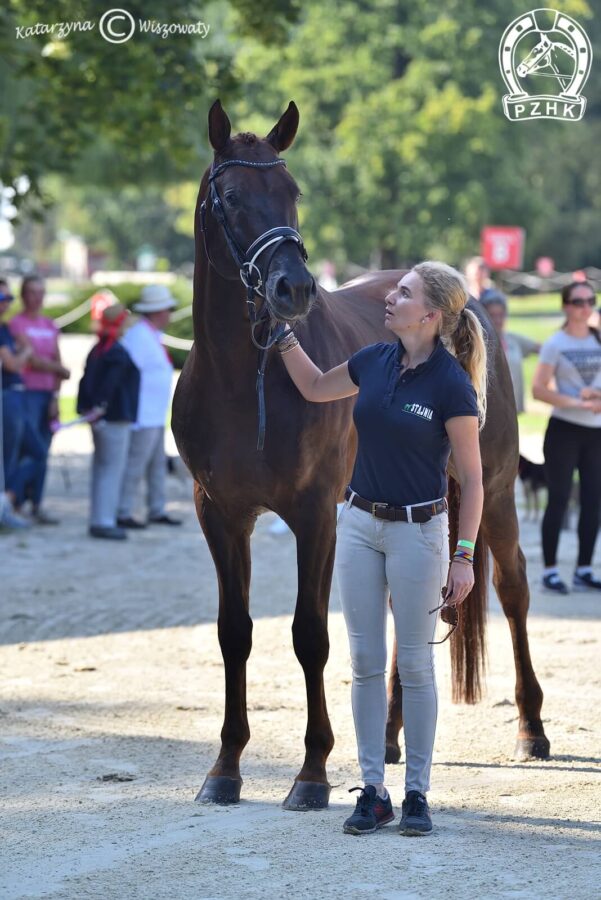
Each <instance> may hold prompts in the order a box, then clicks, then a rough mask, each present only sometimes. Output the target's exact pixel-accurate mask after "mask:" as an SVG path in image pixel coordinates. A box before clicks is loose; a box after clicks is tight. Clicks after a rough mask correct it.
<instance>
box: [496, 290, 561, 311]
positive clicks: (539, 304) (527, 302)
mask: <svg viewBox="0 0 601 900" xmlns="http://www.w3.org/2000/svg"><path fill="white" fill-rule="evenodd" d="M507 300H508V303H509V315H510V316H527V315H537V316H560V315H561V296H560V294H532V295H531V296H530V297H508V298H507Z"/></svg>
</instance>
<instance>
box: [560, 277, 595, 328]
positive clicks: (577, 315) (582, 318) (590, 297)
mask: <svg viewBox="0 0 601 900" xmlns="http://www.w3.org/2000/svg"><path fill="white" fill-rule="evenodd" d="M575 300H576V301H579V302H577V303H574V301H575ZM595 303H596V301H595V295H594V293H593V292H592V290H591V288H590V287H589V286H588V284H582V285H578V287H575V288H572V290H571V291H570V296H569V298H568V302H567V303H564V304H563V311H564V313H565V315H566V319H567V320H568V322H573V323H574V324H581V323H584V322H588V320H589V318H590V315H591V313H592V312H593V310H594V308H595Z"/></svg>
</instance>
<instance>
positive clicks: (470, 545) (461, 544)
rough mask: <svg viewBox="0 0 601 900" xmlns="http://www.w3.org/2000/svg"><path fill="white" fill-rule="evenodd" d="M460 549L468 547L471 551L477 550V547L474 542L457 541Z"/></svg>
mask: <svg viewBox="0 0 601 900" xmlns="http://www.w3.org/2000/svg"><path fill="white" fill-rule="evenodd" d="M457 546H458V547H468V548H469V549H470V550H475V549H476V545H475V544H474V542H473V541H457Z"/></svg>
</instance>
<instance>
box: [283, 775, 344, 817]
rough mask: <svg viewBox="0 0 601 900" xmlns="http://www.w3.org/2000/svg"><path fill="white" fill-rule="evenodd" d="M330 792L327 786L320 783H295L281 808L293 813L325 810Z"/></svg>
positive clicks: (329, 787)
mask: <svg viewBox="0 0 601 900" xmlns="http://www.w3.org/2000/svg"><path fill="white" fill-rule="evenodd" d="M331 790H332V788H331V786H330V785H329V784H323V783H322V782H321V781H295V782H294V784H293V785H292V789H291V791H290V793H289V794H288V796H287V797H286V799H285V800H284V802H283V804H282V806H283V807H284V809H289V810H293V811H294V812H306V811H307V810H309V809H327V808H328V801H329V799H330V791H331Z"/></svg>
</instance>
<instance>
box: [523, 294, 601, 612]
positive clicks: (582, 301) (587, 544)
mask: <svg viewBox="0 0 601 900" xmlns="http://www.w3.org/2000/svg"><path fill="white" fill-rule="evenodd" d="M561 297H562V302H563V311H564V313H565V315H566V321H565V322H564V324H563V326H562V328H561V329H560V330H559V331H557V332H556V333H555V334H554V335H553V336H552V337H550V338H549V340H548V341H546V342H545V343H544V344H543V347H542V349H541V353H540V360H539V363H538V367H537V369H536V372H535V373H534V379H533V382H532V394H533V396H534V398H535V399H536V400H542V401H543V402H544V403H550V404H551V406H552V407H553V412H552V413H551V417H550V419H549V424H548V426H547V431H546V433H545V440H544V445H543V450H544V454H545V475H546V479H547V487H548V503H547V509H546V510H545V515H544V518H543V524H542V540H543V557H544V564H545V568H544V571H543V585H544V587H545V588H546V589H547V590H550V591H554V592H555V593H560V594H567V593H568V588H567V586H566V585H565V584H564V582H563V581H562V580H561V578H560V577H559V572H558V570H557V565H556V556H557V545H558V543H559V532H560V528H561V523H562V520H563V517H564V513H565V510H566V507H567V504H568V501H569V497H570V491H571V487H572V478H573V475H574V469H576V468H577V469H578V474H579V476H580V518H579V521H578V542H579V549H578V565H577V567H576V569H575V572H574V576H573V580H572V586H573V588H574V589H575V590H594V591H601V581H600V580H598V579H596V578H595V577H594V576H593V570H592V567H591V562H592V559H593V552H594V549H595V541H596V537H597V531H598V528H599V508H600V505H601V335H600V334H599V332H598V331H597V329H595V328H591V327H590V326H589V324H588V320H589V317H590V314H591V311H592V309H593V308H594V306H595V302H596V301H595V294H594V291H593V288H592V286H591V285H590V284H589V283H588V282H586V281H580V282H579V281H576V282H572V284H569V285H566V287H564V289H563V290H562V292H561ZM553 381H554V382H555V388H553V386H552V382H553Z"/></svg>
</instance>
